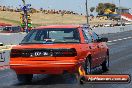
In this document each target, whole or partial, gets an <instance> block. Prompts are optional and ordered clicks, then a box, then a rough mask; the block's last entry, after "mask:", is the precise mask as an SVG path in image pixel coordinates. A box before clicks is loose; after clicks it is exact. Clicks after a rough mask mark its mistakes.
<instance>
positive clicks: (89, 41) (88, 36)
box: [83, 29, 92, 43]
mask: <svg viewBox="0 0 132 88" xmlns="http://www.w3.org/2000/svg"><path fill="white" fill-rule="evenodd" d="M83 36H84V38H85V41H86V42H87V43H91V42H92V36H91V35H90V34H89V32H88V30H87V29H85V30H83Z"/></svg>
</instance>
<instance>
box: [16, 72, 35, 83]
mask: <svg viewBox="0 0 132 88" xmlns="http://www.w3.org/2000/svg"><path fill="white" fill-rule="evenodd" d="M32 78H33V74H17V79H18V81H19V82H21V83H30V82H31V81H32Z"/></svg>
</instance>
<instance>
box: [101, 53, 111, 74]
mask: <svg viewBox="0 0 132 88" xmlns="http://www.w3.org/2000/svg"><path fill="white" fill-rule="evenodd" d="M101 66H102V70H103V72H106V71H109V55H107V57H106V59H105V61H104V62H103V63H102V65H101Z"/></svg>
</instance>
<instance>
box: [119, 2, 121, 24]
mask: <svg viewBox="0 0 132 88" xmlns="http://www.w3.org/2000/svg"><path fill="white" fill-rule="evenodd" d="M119 11H120V13H119V14H120V23H121V25H122V18H121V1H120V0H119Z"/></svg>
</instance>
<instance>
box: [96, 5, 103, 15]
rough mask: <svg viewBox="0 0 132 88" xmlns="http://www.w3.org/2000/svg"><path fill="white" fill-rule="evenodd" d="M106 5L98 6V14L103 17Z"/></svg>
mask: <svg viewBox="0 0 132 88" xmlns="http://www.w3.org/2000/svg"><path fill="white" fill-rule="evenodd" d="M104 10H105V8H104V4H103V3H99V4H98V6H97V7H96V12H98V14H100V15H102V14H103V13H104Z"/></svg>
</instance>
